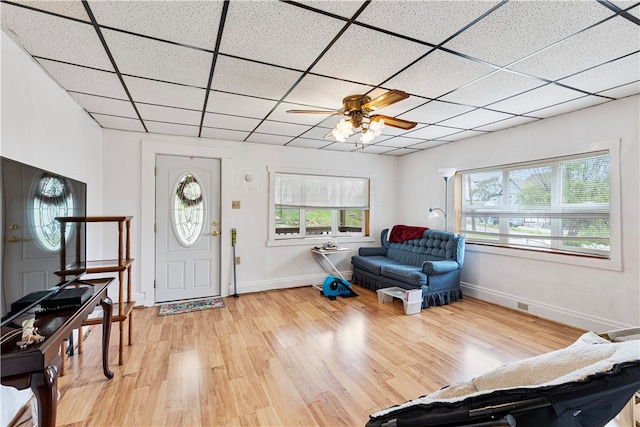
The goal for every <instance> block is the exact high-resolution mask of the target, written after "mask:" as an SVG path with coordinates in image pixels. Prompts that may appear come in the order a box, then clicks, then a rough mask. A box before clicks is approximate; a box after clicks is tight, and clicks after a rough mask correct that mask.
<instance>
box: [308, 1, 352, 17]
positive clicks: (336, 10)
mask: <svg viewBox="0 0 640 427" xmlns="http://www.w3.org/2000/svg"><path fill="white" fill-rule="evenodd" d="M298 3H302V4H305V5H307V6H310V7H313V8H314V9H319V10H323V11H325V12H329V13H333V14H334V15H338V16H342V17H344V18H351V17H352V16H353V14H354V13H356V12H357V11H358V9H359V8H360V6H362V4H363V3H364V1H356V0H351V1H335V0H310V1H299V2H298Z"/></svg>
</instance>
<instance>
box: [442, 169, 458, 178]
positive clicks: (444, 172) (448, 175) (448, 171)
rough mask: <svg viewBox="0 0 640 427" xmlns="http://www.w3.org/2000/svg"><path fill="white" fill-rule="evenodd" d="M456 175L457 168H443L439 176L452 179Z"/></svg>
mask: <svg viewBox="0 0 640 427" xmlns="http://www.w3.org/2000/svg"><path fill="white" fill-rule="evenodd" d="M455 173H456V168H442V169H438V175H440V176H441V177H443V178H451V177H452V176H453V175H454V174H455Z"/></svg>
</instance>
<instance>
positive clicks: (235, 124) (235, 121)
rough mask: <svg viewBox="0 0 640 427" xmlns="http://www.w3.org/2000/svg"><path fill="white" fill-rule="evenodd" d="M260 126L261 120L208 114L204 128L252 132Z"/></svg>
mask: <svg viewBox="0 0 640 427" xmlns="http://www.w3.org/2000/svg"><path fill="white" fill-rule="evenodd" d="M259 124H260V120H258V119H251V118H248V117H238V116H231V115H228V114H214V113H207V114H206V115H205V117H204V126H208V127H212V128H219V129H232V130H242V131H248V132H251V131H252V130H254V129H255V128H256V126H258V125H259Z"/></svg>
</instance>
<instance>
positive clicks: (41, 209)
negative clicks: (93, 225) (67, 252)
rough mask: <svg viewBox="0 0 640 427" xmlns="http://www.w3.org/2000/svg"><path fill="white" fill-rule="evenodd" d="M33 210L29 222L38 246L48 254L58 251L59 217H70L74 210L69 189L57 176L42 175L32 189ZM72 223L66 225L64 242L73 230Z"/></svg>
mask: <svg viewBox="0 0 640 427" xmlns="http://www.w3.org/2000/svg"><path fill="white" fill-rule="evenodd" d="M32 194H33V197H32V200H33V210H32V211H31V222H32V225H33V229H34V231H35V233H34V235H35V237H36V241H37V242H38V244H39V245H40V246H41V247H42V248H44V249H45V250H47V251H49V252H56V251H58V250H60V239H61V238H62V233H60V223H59V222H58V221H57V220H56V217H59V216H70V215H72V213H73V209H74V199H73V194H72V192H71V188H70V187H69V185H67V183H66V182H65V181H64V179H62V178H60V177H59V176H55V175H50V174H44V175H43V176H42V177H41V178H40V179H39V180H37V181H36V185H35V188H34V189H33V193H32ZM74 225H75V224H73V223H67V227H66V229H65V235H66V236H67V237H66V239H65V240H67V241H69V239H70V238H71V235H72V233H73V230H74Z"/></svg>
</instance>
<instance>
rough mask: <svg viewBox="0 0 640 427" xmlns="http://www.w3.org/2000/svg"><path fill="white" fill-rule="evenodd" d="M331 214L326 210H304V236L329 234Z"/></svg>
mask: <svg viewBox="0 0 640 427" xmlns="http://www.w3.org/2000/svg"><path fill="white" fill-rule="evenodd" d="M332 218H333V214H332V211H330V210H328V209H305V218H304V225H305V229H306V235H307V236H311V235H323V234H331V223H332Z"/></svg>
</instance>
